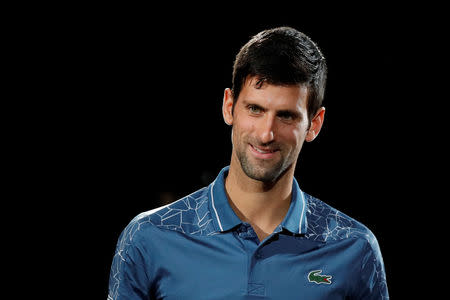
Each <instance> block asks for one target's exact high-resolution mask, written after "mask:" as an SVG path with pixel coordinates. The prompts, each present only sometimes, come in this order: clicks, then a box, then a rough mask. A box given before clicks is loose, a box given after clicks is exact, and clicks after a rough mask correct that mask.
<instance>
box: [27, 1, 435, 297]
mask: <svg viewBox="0 0 450 300" xmlns="http://www.w3.org/2000/svg"><path fill="white" fill-rule="evenodd" d="M66 10H67V11H66V12H63V13H59V14H57V15H56V16H54V18H51V19H48V20H47V19H42V22H43V23H44V24H46V26H45V28H44V29H43V30H42V32H41V29H39V30H36V29H32V28H30V30H31V31H33V30H34V33H35V34H37V35H38V37H39V34H41V38H38V39H37V42H36V44H35V45H34V46H37V47H40V48H38V49H40V51H42V52H40V53H45V55H44V56H43V57H45V58H46V60H39V62H35V63H36V64H37V67H39V68H41V69H42V68H44V69H45V70H46V71H47V72H48V73H49V74H51V75H49V77H48V78H49V79H48V80H50V82H47V81H48V80H47V79H46V78H44V79H42V78H41V80H42V83H43V84H42V85H37V86H36V89H38V90H39V89H40V92H45V93H48V94H49V95H48V97H49V98H51V99H56V101H51V102H39V104H35V105H36V107H38V106H39V110H40V111H42V112H43V113H42V116H43V117H42V118H41V120H40V124H41V125H40V126H37V127H36V128H33V127H31V128H28V129H27V130H28V131H27V132H28V134H29V136H30V141H32V139H33V138H35V142H34V143H33V142H30V144H33V146H34V147H36V148H35V149H36V151H35V152H33V153H34V154H30V156H29V157H27V160H28V161H29V162H30V164H32V165H33V166H34V167H33V168H32V170H33V171H32V172H31V173H30V175H29V176H35V178H38V179H37V180H36V182H37V183H36V186H35V191H38V192H39V193H40V194H41V195H44V196H45V199H46V201H42V202H40V203H39V204H35V206H36V207H39V209H44V210H47V211H48V212H49V213H50V215H51V217H50V218H48V228H54V226H55V224H57V227H58V228H60V229H62V230H63V231H64V230H66V233H65V234H63V235H65V239H64V240H65V242H64V245H63V246H67V248H66V247H61V249H59V248H58V247H59V246H56V244H59V243H56V242H55V243H54V246H55V248H54V252H55V253H60V254H62V255H63V256H62V257H63V258H62V259H60V260H61V265H62V268H65V269H69V270H70V272H72V270H73V271H76V274H82V275H79V276H77V277H79V278H78V280H80V286H82V288H77V287H74V285H73V284H72V283H66V284H67V289H68V290H71V291H73V292H75V291H78V292H80V289H81V291H82V292H86V293H89V297H88V298H91V297H92V298H96V297H99V298H100V299H101V298H102V297H103V298H105V297H106V293H107V288H108V279H109V268H110V265H111V262H112V258H113V255H114V250H115V245H116V242H117V239H118V237H119V234H120V232H121V231H122V230H123V228H124V227H125V226H126V225H127V224H128V222H129V221H130V220H131V219H132V218H133V217H134V216H136V215H137V214H138V213H140V212H143V211H146V210H150V209H152V208H155V207H158V206H160V205H162V204H163V202H162V199H164V198H165V197H166V198H167V197H169V198H171V199H177V198H179V197H182V196H184V195H187V194H189V193H191V192H193V191H195V190H197V189H199V188H201V187H203V186H205V185H207V184H209V182H210V181H211V180H213V179H214V178H215V176H216V175H217V173H218V172H219V171H220V169H221V168H222V167H224V166H225V165H228V164H229V159H230V155H231V136H230V133H231V129H230V128H229V127H228V126H227V125H225V123H224V122H223V119H222V115H221V105H222V97H223V91H224V89H225V88H226V87H231V72H232V65H233V61H234V57H235V55H236V54H237V52H238V51H239V49H240V47H241V46H242V45H243V44H244V43H246V42H247V41H248V39H249V38H250V37H251V36H253V35H254V34H256V33H258V32H259V31H261V30H264V29H267V28H271V27H275V26H291V27H294V28H296V29H298V30H300V31H303V32H304V33H306V34H307V35H309V36H310V37H311V38H312V39H313V40H314V41H315V42H316V43H317V44H318V45H319V47H320V48H321V50H322V52H323V54H324V56H325V57H326V59H327V62H328V69H329V71H328V83H327V89H326V93H325V100H324V106H325V108H326V114H325V122H324V126H323V128H322V131H321V133H320V135H319V136H318V138H317V139H316V140H315V141H314V142H312V143H308V144H305V146H304V147H303V149H302V152H301V154H300V158H299V162H298V164H297V170H296V178H297V180H298V181H299V184H300V186H301V188H302V190H304V191H305V192H307V193H309V194H312V195H314V196H316V197H318V198H320V199H321V200H323V201H325V202H326V203H328V204H330V205H331V206H333V207H335V208H337V209H339V210H340V211H342V212H344V213H346V214H348V215H350V216H351V217H353V218H355V219H357V220H358V221H360V222H362V223H364V224H365V225H367V226H368V227H369V228H370V229H371V230H372V231H373V232H374V234H375V235H376V236H377V238H378V241H379V244H380V247H381V251H382V254H383V258H384V261H385V267H386V273H387V280H388V287H389V291H390V294H391V297H394V298H395V296H399V295H400V294H401V293H402V291H403V290H404V288H405V287H406V286H407V285H408V284H410V283H411V281H412V280H413V279H414V278H413V277H412V276H411V277H409V278H408V280H406V279H405V273H408V274H411V273H412V271H411V270H412V269H411V268H412V264H415V262H414V260H415V259H411V258H407V259H405V256H406V257H408V255H406V254H407V253H411V251H417V250H418V249H420V246H419V245H420V243H421V242H418V243H417V244H416V242H415V241H416V240H415V238H416V237H417V236H418V235H420V234H419V232H420V231H419V230H420V229H421V228H422V226H418V225H417V226H416V224H419V221H418V218H419V216H420V212H421V210H422V208H421V203H422V202H423V201H424V199H427V198H426V197H429V195H430V193H431V191H432V188H431V187H429V186H428V185H427V184H428V181H429V180H430V179H429V178H428V175H427V174H428V173H427V171H424V170H427V167H428V165H429V164H430V159H431V158H432V156H433V151H432V150H430V146H429V145H428V144H427V143H426V141H427V136H428V128H429V127H428V126H426V124H427V120H426V118H425V116H426V115H429V113H430V110H431V109H432V108H430V105H427V104H426V101H427V96H428V95H429V90H430V89H432V87H431V86H430V85H429V84H428V81H427V79H428V80H429V79H430V78H429V74H428V71H427V70H426V68H425V65H426V64H427V63H428V61H427V59H423V58H422V56H424V55H425V56H427V57H428V54H427V51H426V49H424V46H423V45H424V44H426V43H425V42H424V40H429V39H433V38H432V37H431V36H430V34H431V33H430V32H433V30H434V28H433V26H432V25H430V24H429V23H426V22H425V21H424V20H423V18H422V17H423V13H425V15H427V14H428V13H427V12H425V11H424V12H421V13H422V14H421V15H420V16H422V17H419V14H417V10H416V12H412V11H409V10H408V7H399V8H393V7H387V6H381V5H380V6H375V5H374V6H370V5H367V6H366V7H355V6H348V7H346V6H340V7H339V10H333V9H330V10H329V11H328V12H327V13H324V12H323V11H322V10H321V9H320V5H318V7H316V8H314V9H313V8H306V7H303V6H302V5H300V4H297V5H293V4H289V5H281V3H279V4H278V5H277V6H275V7H267V6H264V4H262V3H255V4H254V7H250V8H248V7H247V9H243V8H242V7H239V6H228V5H220V6H219V5H218V6H216V7H215V8H214V7H205V6H204V5H197V6H196V5H193V4H189V5H187V4H186V5H184V6H180V5H175V6H174V7H173V8H172V9H167V8H164V9H162V8H160V7H157V6H155V7H146V8H145V9H142V8H140V7H130V6H128V7H123V6H120V5H117V6H114V5H105V6H96V7H84V8H82V9H80V8H74V10H72V9H71V8H67V9H66ZM74 11H76V12H79V13H74ZM428 17H431V18H432V17H433V15H428ZM49 44H51V45H52V46H51V47H48V46H47V45H49ZM424 53H425V54H424ZM47 62H49V63H47ZM49 86H51V91H47V89H46V88H47V87H49ZM36 137H37V138H36ZM25 152H26V151H25ZM27 153H28V152H27ZM42 170H45V172H42ZM31 207H32V208H34V206H31ZM53 239H54V237H53V236H51V237H50V241H53ZM62 249H71V250H72V251H70V252H69V251H67V252H66V250H62ZM74 249H77V250H75V251H73V250H74ZM73 252H75V253H73ZM69 253H70V254H69ZM409 257H411V255H410V256H409ZM69 265H70V266H69ZM74 274H75V272H74ZM56 277H57V276H56ZM75 282H76V283H77V281H76V280H75ZM77 284H78V283H77ZM75 286H78V285H75ZM92 287H94V288H92ZM87 291H89V292H87Z"/></svg>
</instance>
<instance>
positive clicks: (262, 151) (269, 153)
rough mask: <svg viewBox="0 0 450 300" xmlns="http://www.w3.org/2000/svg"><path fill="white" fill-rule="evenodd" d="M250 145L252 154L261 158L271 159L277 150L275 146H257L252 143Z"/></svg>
mask: <svg viewBox="0 0 450 300" xmlns="http://www.w3.org/2000/svg"><path fill="white" fill-rule="evenodd" d="M249 145H250V149H251V151H252V153H253V155H254V156H256V157H257V158H261V159H271V158H273V157H274V156H275V155H276V154H277V153H278V151H279V149H276V148H268V147H258V146H254V145H252V144H249Z"/></svg>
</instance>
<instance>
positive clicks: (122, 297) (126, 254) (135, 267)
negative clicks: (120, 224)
mask: <svg viewBox="0 0 450 300" xmlns="http://www.w3.org/2000/svg"><path fill="white" fill-rule="evenodd" d="M143 253H144V252H143V249H142V246H141V245H140V243H139V238H137V237H136V232H133V226H128V227H127V228H126V229H125V230H124V231H123V232H122V234H121V236H120V237H119V241H118V243H117V247H116V252H115V255H114V258H113V262H112V265H111V271H110V275H109V288H108V298H107V300H131V299H132V300H144V299H145V300H152V299H153V297H151V295H150V284H151V281H150V279H149V276H148V274H147V269H146V266H148V262H147V261H146V260H147V257H146V255H144V254H143Z"/></svg>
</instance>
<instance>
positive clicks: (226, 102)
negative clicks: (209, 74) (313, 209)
mask: <svg viewBox="0 0 450 300" xmlns="http://www.w3.org/2000/svg"><path fill="white" fill-rule="evenodd" d="M232 110H233V93H232V92H231V89H229V88H226V89H225V92H224V93H223V104H222V114H223V120H224V121H225V123H226V124H228V125H232V124H233V112H232Z"/></svg>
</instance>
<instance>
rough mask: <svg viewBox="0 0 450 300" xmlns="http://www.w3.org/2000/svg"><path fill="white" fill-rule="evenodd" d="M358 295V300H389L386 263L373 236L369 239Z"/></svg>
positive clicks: (363, 258) (363, 259) (362, 264)
mask: <svg viewBox="0 0 450 300" xmlns="http://www.w3.org/2000/svg"><path fill="white" fill-rule="evenodd" d="M357 294H358V296H357V297H356V299H358V300H359V299H361V300H362V299H364V300H388V299H389V294H388V289H387V283H386V273H385V269H384V262H383V258H382V256H381V251H380V247H379V245H378V241H377V239H376V238H375V236H373V235H371V237H370V238H369V239H368V242H367V243H366V247H365V250H364V253H363V257H362V263H361V276H360V281H359V285H358V287H357Z"/></svg>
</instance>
